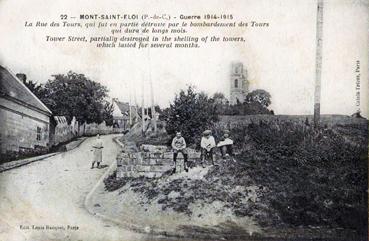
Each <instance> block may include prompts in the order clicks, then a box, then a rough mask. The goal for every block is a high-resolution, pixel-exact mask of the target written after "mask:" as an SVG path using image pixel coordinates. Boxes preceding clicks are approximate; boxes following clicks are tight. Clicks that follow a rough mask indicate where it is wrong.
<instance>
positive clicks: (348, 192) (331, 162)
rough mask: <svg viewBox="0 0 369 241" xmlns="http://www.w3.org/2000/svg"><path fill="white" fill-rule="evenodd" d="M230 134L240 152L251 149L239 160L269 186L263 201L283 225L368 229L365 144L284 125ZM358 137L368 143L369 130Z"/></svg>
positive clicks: (260, 126)
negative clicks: (246, 145) (251, 147)
mask: <svg viewBox="0 0 369 241" xmlns="http://www.w3.org/2000/svg"><path fill="white" fill-rule="evenodd" d="M341 128H342V127H341ZM347 128H350V127H349V126H348V127H346V129H347ZM356 131H357V129H356ZM347 133H348V134H349V133H351V132H350V131H347ZM356 134H357V132H356V133H355V135H356ZM233 135H234V139H235V140H236V142H238V143H239V144H238V146H239V147H241V148H242V145H244V144H245V142H249V143H250V142H251V143H252V146H253V148H254V149H253V150H252V151H247V152H246V151H244V152H242V153H241V155H240V157H239V159H242V160H244V161H247V162H248V163H249V165H250V169H251V170H252V171H250V172H248V174H249V175H251V177H252V179H253V180H254V181H255V182H256V183H257V184H259V185H263V186H266V187H267V190H269V192H270V193H269V194H268V195H265V196H264V198H265V200H264V201H266V202H268V203H270V205H271V207H272V208H274V209H275V210H276V211H277V212H278V214H279V216H280V218H281V219H282V221H284V222H285V223H286V224H289V225H293V226H299V225H330V226H333V227H341V228H350V229H356V230H358V231H362V232H365V231H366V230H367V203H368V202H367V185H368V184H367V183H368V180H367V165H368V157H367V143H366V144H365V143H353V142H352V141H348V138H349V137H347V136H344V135H342V134H339V133H338V132H337V131H336V130H335V129H310V128H305V127H304V126H301V125H296V124H293V123H288V122H286V123H279V124H278V125H277V124H276V125H273V124H272V125H265V124H263V123H259V124H250V125H249V126H247V127H244V128H241V130H233ZM360 135H362V136H364V138H365V139H366V140H367V127H364V128H363V127H361V131H360ZM364 138H363V139H364Z"/></svg>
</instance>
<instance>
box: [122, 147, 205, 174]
mask: <svg viewBox="0 0 369 241" xmlns="http://www.w3.org/2000/svg"><path fill="white" fill-rule="evenodd" d="M143 146H145V147H144V148H141V151H139V152H135V153H125V152H122V153H120V154H119V155H118V156H117V178H122V177H138V176H146V177H151V178H153V177H160V176H162V175H163V174H164V173H165V172H167V171H170V170H172V169H173V168H174V162H173V153H172V152H171V151H168V150H163V147H162V146H158V148H157V149H155V146H152V145H150V147H148V146H149V145H143ZM142 149H143V150H147V149H150V150H151V151H142ZM188 153H189V156H188V158H189V162H191V163H194V162H196V161H198V160H199V158H200V153H198V152H196V151H194V150H192V149H189V150H188ZM176 170H177V172H182V171H183V156H182V154H179V155H178V157H177V167H176Z"/></svg>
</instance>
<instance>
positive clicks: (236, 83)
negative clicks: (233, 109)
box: [234, 79, 238, 88]
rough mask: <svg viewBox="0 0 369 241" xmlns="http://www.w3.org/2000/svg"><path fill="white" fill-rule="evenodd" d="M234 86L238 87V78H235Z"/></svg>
mask: <svg viewBox="0 0 369 241" xmlns="http://www.w3.org/2000/svg"><path fill="white" fill-rule="evenodd" d="M234 87H235V88H238V79H235V80H234Z"/></svg>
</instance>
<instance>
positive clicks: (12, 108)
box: [0, 66, 52, 154]
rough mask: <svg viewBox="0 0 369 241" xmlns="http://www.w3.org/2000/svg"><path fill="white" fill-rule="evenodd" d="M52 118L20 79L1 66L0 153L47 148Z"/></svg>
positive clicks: (29, 151)
mask: <svg viewBox="0 0 369 241" xmlns="http://www.w3.org/2000/svg"><path fill="white" fill-rule="evenodd" d="M51 115H52V113H51V111H50V110H49V109H48V108H47V107H46V106H45V105H44V104H43V103H42V102H41V101H40V100H39V99H38V98H37V97H36V96H35V95H34V94H33V93H32V92H31V91H30V90H29V89H28V88H27V87H26V86H25V85H24V84H23V83H22V81H21V80H19V79H18V78H17V77H16V76H15V75H14V74H13V73H12V72H10V71H9V70H7V69H6V68H4V67H2V66H0V123H1V124H0V154H5V153H8V152H10V153H11V152H16V153H32V152H33V151H34V150H35V149H45V148H47V147H48V144H49V138H50V137H49V135H50V131H49V125H50V116H51Z"/></svg>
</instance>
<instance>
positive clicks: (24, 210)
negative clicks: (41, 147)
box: [0, 135, 148, 240]
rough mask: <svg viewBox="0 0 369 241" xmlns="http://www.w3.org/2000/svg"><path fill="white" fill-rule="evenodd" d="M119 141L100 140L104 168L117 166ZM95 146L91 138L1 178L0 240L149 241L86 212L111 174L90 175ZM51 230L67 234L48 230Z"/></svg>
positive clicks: (93, 170)
mask: <svg viewBox="0 0 369 241" xmlns="http://www.w3.org/2000/svg"><path fill="white" fill-rule="evenodd" d="M114 137H115V135H108V136H102V137H101V139H102V141H103V145H104V151H103V163H102V164H104V165H110V164H111V163H112V162H114V161H115V157H116V154H117V152H118V151H119V147H118V145H117V144H116V143H114V141H113V138H114ZM94 140H95V138H88V139H87V140H86V141H85V142H84V143H82V144H81V145H80V146H79V147H78V148H76V149H74V150H72V151H68V152H65V153H62V154H58V155H56V156H53V157H50V158H48V159H45V160H43V161H39V162H34V163H31V164H29V165H25V166H22V167H20V168H16V169H12V170H9V171H6V172H2V173H0V204H1V205H0V213H1V217H0V240H147V239H148V237H142V235H140V234H136V233H133V232H131V231H127V230H124V229H122V228H119V227H117V226H116V225H114V224H112V223H107V222H104V221H102V220H101V219H99V218H97V217H95V216H93V215H91V214H89V213H88V211H87V210H86V209H85V208H84V200H85V197H86V195H87V194H88V193H89V192H90V190H91V189H92V188H93V186H94V185H95V184H96V182H97V181H98V180H99V179H100V177H101V176H102V175H103V173H104V172H105V171H106V170H107V169H108V168H107V167H105V168H102V169H96V168H95V169H90V167H91V161H90V160H91V158H92V152H91V151H90V149H91V146H92V145H93V143H94ZM32 225H34V226H33V227H32ZM47 225H48V226H50V227H52V228H55V229H57V228H62V230H60V229H59V230H55V229H54V230H46V228H47V227H46V226H47ZM68 225H69V226H70V228H69V229H68ZM35 228H36V229H35ZM38 228H39V229H38ZM64 229H65V230H64ZM76 229H77V230H76Z"/></svg>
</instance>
